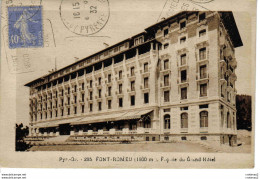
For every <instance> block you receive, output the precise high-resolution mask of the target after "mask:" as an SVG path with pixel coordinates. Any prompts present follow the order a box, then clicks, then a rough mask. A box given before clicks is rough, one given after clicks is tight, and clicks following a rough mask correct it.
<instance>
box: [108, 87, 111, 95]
mask: <svg viewBox="0 0 260 179" xmlns="http://www.w3.org/2000/svg"><path fill="white" fill-rule="evenodd" d="M111 89H112V88H111V86H109V87H108V96H111V91H112V90H111Z"/></svg>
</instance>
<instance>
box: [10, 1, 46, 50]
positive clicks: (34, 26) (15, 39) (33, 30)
mask: <svg viewBox="0 0 260 179" xmlns="http://www.w3.org/2000/svg"><path fill="white" fill-rule="evenodd" d="M42 26H43V25H42V6H19V7H18V6H11V7H8V28H9V29H8V38H9V48H11V49H14V48H32V47H43V30H42V29H43V27H42Z"/></svg>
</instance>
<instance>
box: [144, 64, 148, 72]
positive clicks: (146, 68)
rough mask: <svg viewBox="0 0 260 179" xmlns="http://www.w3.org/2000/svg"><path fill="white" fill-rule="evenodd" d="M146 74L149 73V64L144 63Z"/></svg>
mask: <svg viewBox="0 0 260 179" xmlns="http://www.w3.org/2000/svg"><path fill="white" fill-rule="evenodd" d="M144 72H148V63H144Z"/></svg>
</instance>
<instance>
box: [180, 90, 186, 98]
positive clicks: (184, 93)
mask: <svg viewBox="0 0 260 179" xmlns="http://www.w3.org/2000/svg"><path fill="white" fill-rule="evenodd" d="M181 99H187V88H181Z"/></svg>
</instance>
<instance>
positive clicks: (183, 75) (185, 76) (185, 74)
mask: <svg viewBox="0 0 260 179" xmlns="http://www.w3.org/2000/svg"><path fill="white" fill-rule="evenodd" d="M181 82H182V83H184V82H187V70H182V71H181Z"/></svg>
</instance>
